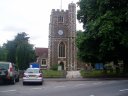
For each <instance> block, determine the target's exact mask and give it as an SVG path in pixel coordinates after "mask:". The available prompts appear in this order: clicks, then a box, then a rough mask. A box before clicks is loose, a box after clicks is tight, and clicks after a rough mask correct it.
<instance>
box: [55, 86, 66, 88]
mask: <svg viewBox="0 0 128 96" xmlns="http://www.w3.org/2000/svg"><path fill="white" fill-rule="evenodd" d="M63 87H66V86H55V88H63Z"/></svg>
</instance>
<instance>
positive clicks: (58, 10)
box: [52, 9, 68, 13]
mask: <svg viewBox="0 0 128 96" xmlns="http://www.w3.org/2000/svg"><path fill="white" fill-rule="evenodd" d="M60 12H61V13H65V12H68V10H63V9H62V10H60V9H52V13H60Z"/></svg>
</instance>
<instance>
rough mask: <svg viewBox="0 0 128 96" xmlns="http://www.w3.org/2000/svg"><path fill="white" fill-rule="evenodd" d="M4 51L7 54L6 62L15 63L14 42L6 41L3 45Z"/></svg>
mask: <svg viewBox="0 0 128 96" xmlns="http://www.w3.org/2000/svg"><path fill="white" fill-rule="evenodd" d="M3 46H5V48H6V50H7V51H8V53H7V61H10V62H13V63H16V59H15V53H16V44H15V42H14V41H7V43H6V44H4V45H3Z"/></svg>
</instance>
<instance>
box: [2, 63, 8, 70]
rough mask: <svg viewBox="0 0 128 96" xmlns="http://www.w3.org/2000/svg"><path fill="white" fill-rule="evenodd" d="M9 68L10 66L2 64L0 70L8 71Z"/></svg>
mask: <svg viewBox="0 0 128 96" xmlns="http://www.w3.org/2000/svg"><path fill="white" fill-rule="evenodd" d="M8 68H9V64H3V63H0V69H8Z"/></svg>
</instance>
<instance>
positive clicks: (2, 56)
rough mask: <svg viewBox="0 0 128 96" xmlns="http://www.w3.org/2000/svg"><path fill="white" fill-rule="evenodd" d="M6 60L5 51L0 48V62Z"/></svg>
mask: <svg viewBox="0 0 128 96" xmlns="http://www.w3.org/2000/svg"><path fill="white" fill-rule="evenodd" d="M6 60H7V50H6V49H5V48H4V47H1V46H0V61H6Z"/></svg>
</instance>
